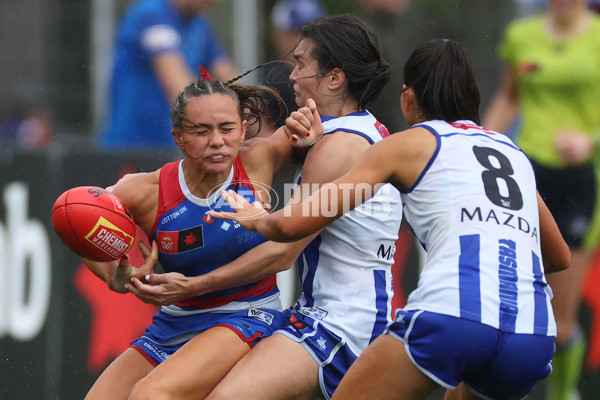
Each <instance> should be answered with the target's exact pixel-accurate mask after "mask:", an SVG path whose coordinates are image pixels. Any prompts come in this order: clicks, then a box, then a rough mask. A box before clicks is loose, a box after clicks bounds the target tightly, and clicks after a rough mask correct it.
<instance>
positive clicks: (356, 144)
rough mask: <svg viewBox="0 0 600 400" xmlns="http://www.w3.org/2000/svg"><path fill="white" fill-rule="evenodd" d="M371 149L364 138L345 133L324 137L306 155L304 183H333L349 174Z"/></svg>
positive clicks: (330, 134) (335, 133) (303, 174)
mask: <svg viewBox="0 0 600 400" xmlns="http://www.w3.org/2000/svg"><path fill="white" fill-rule="evenodd" d="M370 147H371V144H370V142H369V141H367V140H366V139H365V138H364V137H362V136H359V135H355V134H352V133H348V132H344V131H334V132H331V133H329V134H327V135H324V136H323V137H322V138H321V139H319V141H318V142H317V143H315V144H314V145H313V146H312V147H311V149H310V150H309V151H308V154H307V155H306V159H305V161H304V167H303V172H302V181H303V182H305V183H306V182H310V183H325V182H331V181H333V180H334V179H337V178H339V177H340V176H342V175H344V174H345V173H346V172H348V171H349V170H350V169H351V168H352V166H353V165H354V164H355V163H356V162H357V161H358V160H359V159H360V158H361V157H362V156H363V155H364V153H365V152H366V151H367V150H368V149H369V148H370Z"/></svg>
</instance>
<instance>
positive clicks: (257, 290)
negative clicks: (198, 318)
mask: <svg viewBox="0 0 600 400" xmlns="http://www.w3.org/2000/svg"><path fill="white" fill-rule="evenodd" d="M276 283H277V279H276V278H275V275H271V276H270V277H268V278H265V279H263V280H261V281H258V282H256V284H255V285H254V286H252V287H251V288H250V289H246V290H240V291H239V292H235V293H230V294H228V295H226V296H212V297H206V298H204V297H191V298H189V299H185V300H182V301H178V302H177V303H175V305H176V306H177V307H181V308H199V309H208V308H215V307H220V306H223V305H225V304H227V303H230V302H232V301H237V300H241V299H245V298H247V297H252V296H260V295H262V294H265V293H269V292H270V291H271V290H273V289H274V288H275V285H276Z"/></svg>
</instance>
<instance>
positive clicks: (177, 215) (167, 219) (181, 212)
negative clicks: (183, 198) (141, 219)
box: [160, 206, 187, 224]
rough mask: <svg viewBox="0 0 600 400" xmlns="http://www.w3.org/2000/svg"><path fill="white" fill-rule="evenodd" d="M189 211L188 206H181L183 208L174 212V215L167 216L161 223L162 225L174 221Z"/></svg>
mask: <svg viewBox="0 0 600 400" xmlns="http://www.w3.org/2000/svg"><path fill="white" fill-rule="evenodd" d="M186 211H187V207H186V206H181V208H179V209H177V210H175V211H173V212H172V213H170V214H168V215H165V216H164V217H163V218H162V219H161V220H160V223H161V224H166V223H167V222H169V221H172V220H174V219H175V218H177V217H179V216H180V215H182V214H183V213H185V212H186Z"/></svg>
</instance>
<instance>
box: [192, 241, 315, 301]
mask: <svg viewBox="0 0 600 400" xmlns="http://www.w3.org/2000/svg"><path fill="white" fill-rule="evenodd" d="M306 244H308V241H302V242H295V243H275V242H265V243H263V244H261V245H260V246H257V247H255V248H254V249H252V250H249V251H247V252H246V253H244V254H243V255H241V256H240V257H238V258H237V259H235V260H234V261H232V262H230V263H228V264H225V265H223V266H222V267H220V268H217V269H215V270H213V271H211V272H209V273H206V274H203V275H200V276H198V277H196V278H195V282H194V283H193V285H194V293H195V295H196V296H200V295H203V294H205V293H210V292H215V291H219V290H224V289H228V288H232V287H236V286H241V285H245V284H249V283H252V282H257V281H259V280H261V279H264V278H267V277H268V276H270V275H273V274H275V273H277V272H280V271H284V270H287V269H289V268H291V267H292V265H293V264H294V261H295V260H296V258H297V257H298V256H299V255H300V253H301V252H302V250H303V249H304V247H305V245H306Z"/></svg>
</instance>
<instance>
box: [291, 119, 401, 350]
mask: <svg viewBox="0 0 600 400" xmlns="http://www.w3.org/2000/svg"><path fill="white" fill-rule="evenodd" d="M323 127H324V129H325V130H324V134H329V133H333V132H339V131H344V132H348V133H353V134H357V135H360V136H362V137H364V138H365V139H366V140H367V141H369V143H371V144H373V143H375V142H378V141H380V140H383V138H384V137H387V136H389V133H388V131H387V129H386V128H385V126H383V125H382V124H381V123H379V122H378V121H377V120H376V119H375V117H374V116H373V115H371V114H370V113H368V112H361V113H356V112H355V113H352V114H350V115H348V116H345V117H341V118H328V117H323ZM401 219H402V204H401V200H400V193H399V192H398V190H397V189H395V188H394V187H393V186H392V185H390V184H385V185H384V186H383V187H381V188H380V189H379V190H378V191H377V193H376V194H375V195H374V196H373V197H372V198H371V199H369V200H368V201H367V202H365V203H364V204H362V205H361V206H359V207H357V208H355V209H354V210H352V211H350V212H348V213H346V214H344V215H343V216H342V217H341V218H339V219H338V220H336V221H335V222H333V223H332V224H330V225H328V226H327V227H326V228H325V229H324V230H323V231H322V232H321V234H320V235H319V236H318V237H317V238H315V240H314V241H312V242H311V243H310V244H309V245H308V246H307V247H306V249H305V250H304V251H303V253H302V254H301V255H300V257H299V259H298V267H299V273H300V278H301V280H302V289H303V293H302V295H301V297H300V299H299V300H298V301H297V302H296V304H295V305H294V306H293V307H292V308H293V309H295V310H296V311H298V312H301V313H303V314H305V315H308V316H310V317H312V318H315V319H317V320H320V321H321V322H322V323H323V324H324V325H325V327H326V328H327V329H329V330H330V331H332V332H333V333H335V334H337V335H338V336H340V337H341V338H343V339H344V340H345V341H346V343H347V344H348V346H349V347H350V349H351V350H352V351H353V352H355V353H356V354H360V353H361V352H362V351H363V350H364V349H365V348H366V347H367V346H368V344H369V343H370V342H371V341H372V340H373V339H375V338H376V337H377V336H378V335H380V334H381V333H382V332H383V331H384V329H385V327H386V325H387V324H388V323H389V322H390V321H391V319H392V315H391V311H392V310H391V303H392V297H393V290H392V276H391V268H392V264H393V262H394V258H393V256H394V251H395V242H396V240H397V239H398V230H399V229H400V222H401Z"/></svg>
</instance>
